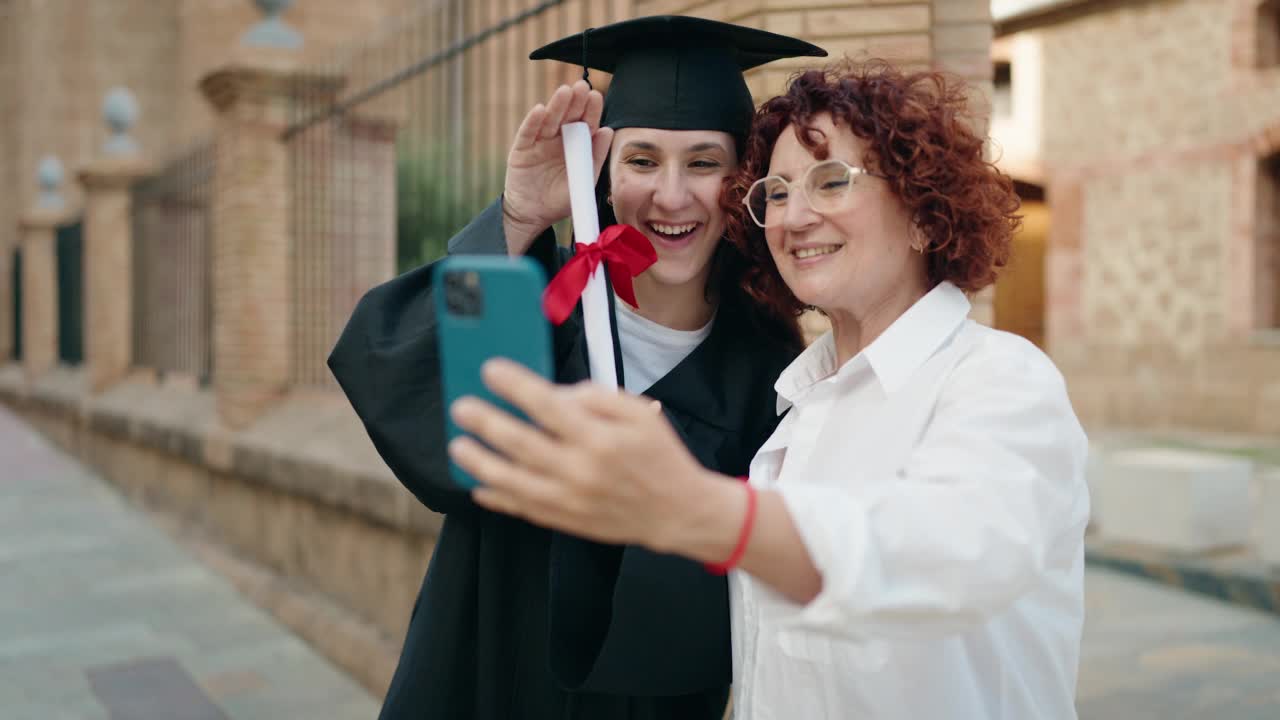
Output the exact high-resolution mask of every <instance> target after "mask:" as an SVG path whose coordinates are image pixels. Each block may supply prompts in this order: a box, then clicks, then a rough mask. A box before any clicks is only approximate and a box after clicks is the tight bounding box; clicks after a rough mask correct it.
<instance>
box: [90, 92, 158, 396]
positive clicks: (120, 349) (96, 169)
mask: <svg viewBox="0 0 1280 720" xmlns="http://www.w3.org/2000/svg"><path fill="white" fill-rule="evenodd" d="M103 113H104V116H105V118H106V121H107V124H108V125H109V126H110V127H111V128H112V130H113V133H112V135H111V137H110V138H109V139H108V140H107V143H106V145H105V146H104V148H103V154H102V156H101V157H99V158H98V159H97V160H95V161H93V162H92V163H90V164H89V165H88V166H87V167H85V168H83V169H81V171H80V173H79V179H80V183H81V184H82V185H83V186H84V191H85V214H84V283H85V294H84V304H85V307H84V318H85V324H84V333H85V365H86V367H87V370H88V377H89V390H90V392H99V391H101V390H103V389H104V388H106V387H107V386H109V385H111V384H112V383H114V382H116V381H117V380H119V379H120V378H122V377H124V375H125V373H126V372H127V371H128V369H129V366H130V364H132V354H133V353H132V351H133V222H132V220H133V218H132V212H131V210H132V208H131V200H132V198H131V195H130V193H129V186H130V185H131V184H132V183H133V181H134V180H136V179H138V178H139V177H141V176H142V175H145V174H146V173H147V172H148V167H147V165H146V163H145V162H144V161H143V160H142V158H141V157H139V155H138V152H137V145H136V144H135V143H134V142H133V140H132V139H130V138H129V136H128V130H129V128H130V127H132V125H133V123H134V120H135V119H136V115H137V109H136V106H135V105H134V101H133V96H132V95H130V94H129V92H128V91H127V90H124V89H122V88H121V89H116V90H112V91H111V92H110V93H109V94H108V95H107V99H106V102H105V104H104V107H103Z"/></svg>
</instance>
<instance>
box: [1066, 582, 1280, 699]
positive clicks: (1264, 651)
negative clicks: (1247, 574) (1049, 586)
mask: <svg viewBox="0 0 1280 720" xmlns="http://www.w3.org/2000/svg"><path fill="white" fill-rule="evenodd" d="M1085 590H1086V603H1087V604H1086V610H1085V613H1086V616H1085V618H1086V619H1085V632H1084V647H1083V651H1082V653H1081V657H1080V681H1079V684H1078V691H1077V693H1076V708H1077V709H1078V711H1079V714H1080V720H1201V719H1202V718H1210V719H1211V720H1276V718H1280V622H1277V621H1276V618H1275V616H1274V615H1271V614H1268V613H1265V612H1260V611H1257V610H1251V609H1246V608H1242V607H1239V606H1237V605H1231V604H1228V603H1224V602H1221V601H1218V600H1213V599H1209V598H1206V597H1203V596H1201V595H1198V594H1193V593H1190V592H1186V591H1182V590H1176V589H1172V588H1169V587H1168V586H1165V585H1162V584H1159V583H1157V582H1153V581H1150V580H1142V579H1138V578H1134V577H1131V576H1127V575H1120V574H1116V573H1112V572H1110V571H1108V570H1097V569H1091V570H1089V572H1088V575H1087V577H1086V578H1085Z"/></svg>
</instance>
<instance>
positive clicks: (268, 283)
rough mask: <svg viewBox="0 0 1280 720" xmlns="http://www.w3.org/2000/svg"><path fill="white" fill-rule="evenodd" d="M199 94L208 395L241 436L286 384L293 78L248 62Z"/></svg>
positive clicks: (210, 80)
mask: <svg viewBox="0 0 1280 720" xmlns="http://www.w3.org/2000/svg"><path fill="white" fill-rule="evenodd" d="M200 87H201V89H202V90H203V91H204V94H205V97H206V98H207V99H208V100H209V102H210V103H212V105H213V107H214V110H215V112H216V113H217V119H216V121H215V131H214V132H215V141H214V142H215V146H216V152H215V157H216V160H215V161H214V174H213V208H212V211H213V380H214V389H215V392H216V396H217V406H218V415H219V417H220V418H221V419H222V421H223V422H224V423H225V424H226V425H227V426H229V427H231V428H241V427H244V426H246V425H248V424H249V423H251V422H253V420H254V419H255V418H257V416H258V415H259V414H260V413H261V411H262V410H263V409H264V408H265V407H266V406H267V405H268V404H269V403H271V402H272V401H273V400H275V399H276V398H277V397H278V396H280V395H281V394H282V393H283V392H284V390H285V389H286V386H287V384H288V381H289V349H290V348H289V335H290V333H289V329H290V325H289V316H290V306H289V305H290V292H289V290H290V282H289V244H290V243H289V207H290V205H289V158H288V154H287V152H286V146H285V144H284V143H283V142H282V140H281V134H282V133H283V131H284V130H285V128H286V125H287V122H288V117H289V113H288V108H287V106H288V99H289V87H290V85H289V72H288V71H287V70H283V69H279V68H272V67H269V66H257V67H255V66H251V65H248V64H244V65H239V66H233V67H228V68H224V69H222V70H218V71H215V72H214V73H212V74H211V75H209V76H208V77H206V78H205V79H204V80H203V81H202V82H201V86H200Z"/></svg>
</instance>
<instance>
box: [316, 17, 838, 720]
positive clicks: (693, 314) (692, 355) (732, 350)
mask: <svg viewBox="0 0 1280 720" xmlns="http://www.w3.org/2000/svg"><path fill="white" fill-rule="evenodd" d="M805 54H808V55H819V54H825V53H823V52H822V51H821V50H819V49H818V48H816V47H814V46H812V45H809V44H808V43H803V42H800V41H797V40H793V39H791V38H785V37H782V36H778V35H773V34H771V33H765V32H761V31H758V30H751V29H748V28H740V27H735V26H732V25H726V24H724V23H716V22H711V21H706V20H697V19H693V18H682V17H655V18H642V19H638V20H632V21H627V22H623V23H618V24H616V25H612V26H608V27H604V28H599V29H594V30H590V31H588V32H586V33H583V34H581V35H575V36H572V37H570V38H565V39H564V40H561V41H559V42H557V43H553V44H552V45H549V46H547V47H546V48H543V49H541V50H539V51H537V52H535V53H534V54H533V56H532V57H533V58H535V59H537V58H552V59H559V60H564V61H568V62H578V61H582V62H583V63H584V64H585V65H588V66H590V67H592V68H596V69H600V70H604V71H607V72H610V73H612V74H613V78H612V81H611V84H610V87H609V92H608V97H607V98H602V97H601V96H600V94H599V93H597V92H594V91H591V90H589V89H588V86H587V84H586V83H585V82H579V83H577V84H575V85H574V86H573V87H562V88H560V89H558V90H557V91H556V92H555V93H554V94H553V95H552V97H551V99H550V100H549V101H548V102H547V104H546V105H545V106H544V105H538V106H536V107H534V108H533V109H532V110H531V111H530V112H529V114H528V115H527V116H526V117H525V119H524V122H523V123H522V125H521V127H520V130H519V131H518V132H517V135H516V139H515V142H514V144H513V147H512V149H511V152H510V155H509V158H508V166H507V176H506V187H505V192H504V194H503V197H502V198H501V199H500V200H499V201H498V202H496V203H494V205H492V206H491V207H490V208H489V209H488V210H486V211H485V212H483V213H482V214H481V215H480V216H479V217H477V218H476V219H475V220H474V221H473V222H472V223H471V224H470V225H469V226H468V227H467V228H466V229H464V230H463V231H462V232H461V233H460V234H459V235H458V236H457V237H455V238H453V239H452V240H451V241H450V244H449V246H450V251H451V252H455V253H456V252H473V253H474V252H507V253H510V254H516V255H519V254H528V255H530V256H532V257H534V258H535V259H537V260H539V261H540V262H541V263H542V264H543V266H544V267H545V269H546V270H547V272H548V274H549V275H550V274H554V272H555V271H556V270H557V269H558V268H559V267H560V265H561V264H562V263H563V262H564V261H565V259H566V257H567V255H566V251H564V250H561V249H559V248H558V247H557V245H556V238H555V236H554V233H553V232H552V231H551V230H550V229H549V228H550V227H551V225H552V224H553V223H555V222H556V221H558V220H560V219H562V218H564V217H565V216H567V215H568V214H569V198H568V192H567V188H566V183H565V179H564V160H563V149H562V143H561V138H560V136H559V132H560V126H561V125H562V124H564V123H567V122H572V121H577V120H583V121H586V122H587V123H588V124H589V125H590V126H591V127H592V130H593V133H594V138H595V143H594V144H595V156H596V162H597V167H598V168H600V167H603V168H604V170H605V172H604V177H602V179H601V181H600V185H599V188H598V194H599V195H600V198H599V199H600V203H599V206H600V211H601V223H600V224H601V227H602V228H604V227H606V226H608V225H610V224H613V223H615V222H622V223H627V224H630V225H632V226H633V227H635V228H637V229H638V230H639V231H640V232H641V233H642V234H643V235H644V236H645V237H646V238H647V239H648V240H649V241H650V242H651V243H652V244H653V246H654V249H655V250H656V252H657V256H658V261H657V263H656V264H654V265H653V266H652V267H651V268H649V269H648V270H647V271H645V272H644V274H642V275H640V276H639V277H637V278H636V279H635V294H636V299H637V303H638V307H627V306H626V305H625V304H624V303H622V302H621V301H620V300H615V301H614V305H615V308H616V316H617V317H616V329H617V342H618V347H617V348H616V354H617V355H618V356H619V357H620V358H621V363H620V366H621V368H622V372H623V380H624V382H625V386H626V387H627V388H628V389H629V390H631V391H633V392H636V393H644V394H645V395H647V396H648V397H649V398H651V401H650V402H652V400H658V401H659V402H660V404H661V408H662V412H663V413H664V416H665V417H666V418H668V420H669V421H670V423H671V426H672V427H673V428H675V429H676V430H675V432H676V434H677V436H678V437H679V438H680V442H681V443H682V445H683V446H684V447H685V448H686V450H685V452H687V453H689V454H690V456H691V457H694V458H697V462H699V463H701V464H702V465H704V466H705V467H707V468H709V469H713V470H716V471H719V472H724V473H729V474H743V473H745V472H746V470H747V464H748V463H749V461H750V459H751V456H752V455H753V454H754V453H755V451H756V448H758V447H759V445H760V443H762V442H763V441H764V439H765V438H766V437H768V435H769V433H770V432H772V430H773V428H774V426H775V425H776V423H777V418H776V415H775V413H774V398H773V393H772V391H771V390H770V384H771V383H772V381H773V378H774V377H775V376H776V375H777V373H778V372H779V371H780V370H781V369H782V368H783V367H785V366H786V364H787V363H789V362H790V361H791V359H792V358H794V357H795V354H796V353H797V352H798V350H799V336H798V332H797V330H796V326H795V322H794V318H793V317H792V316H790V315H788V314H785V313H783V314H779V313H776V312H772V311H771V309H770V307H769V306H768V305H762V304H760V303H758V302H756V301H753V300H752V299H751V298H750V297H749V296H748V295H746V294H745V292H744V291H743V290H742V280H743V277H744V273H745V270H746V260H745V258H744V257H743V256H742V254H741V252H740V250H738V249H737V247H736V246H734V245H731V244H730V243H728V242H726V241H725V239H724V234H725V230H726V217H727V216H726V206H725V205H724V204H722V195H723V191H724V189H725V185H726V183H727V182H728V181H729V180H730V179H731V178H732V176H733V173H734V172H735V170H736V169H737V165H738V158H739V155H740V153H741V151H742V148H743V144H744V142H745V139H746V134H747V131H748V128H749V125H750V120H751V114H752V111H753V105H752V101H751V96H750V93H749V92H748V91H747V87H746V83H745V81H744V80H743V77H742V71H743V70H745V69H747V68H750V67H752V66H754V65H758V64H761V63H764V62H768V61H769V60H772V59H775V58H780V57H787V56H792V55H805ZM606 155H607V161H606ZM431 292H432V283H431V269H430V268H422V269H419V270H416V271H413V272H410V273H408V274H406V275H405V276H403V277H400V278H397V279H396V280H394V281H392V282H390V283H388V284H386V285H384V286H381V287H379V288H375V289H374V290H372V291H370V293H369V294H368V295H367V296H366V297H365V298H364V299H363V300H362V302H361V303H360V306H359V307H358V308H357V309H356V312H355V314H354V315H353V317H352V319H351V321H350V322H349V324H348V327H347V329H346V331H345V332H344V333H343V337H342V339H341V340H340V341H339V343H338V345H337V347H336V348H335V350H334V352H333V355H332V357H331V358H330V367H331V368H332V370H333V372H334V374H335V376H337V378H338V380H339V382H340V383H341V384H342V387H343V389H344V390H345V391H346V393H347V395H348V397H349V398H350V400H351V402H352V405H353V406H354V407H355V409H356V411H357V412H358V413H359V414H360V416H361V418H362V420H364V422H365V425H366V427H367V428H368V430H369V434H370V437H371V438H372V439H373V441H374V444H375V445H376V446H377V447H378V450H379V452H380V453H381V454H382V456H383V458H384V459H385V460H386V461H387V464H388V465H389V466H390V467H391V469H392V470H393V471H394V472H395V474H396V476H397V477H398V478H399V479H400V480H401V481H402V482H403V483H404V484H405V486H406V487H408V488H409V489H410V490H411V491H413V492H414V494H415V495H416V496H417V497H418V498H419V499H421V500H422V501H423V502H424V503H425V504H426V505H428V506H429V507H431V508H432V509H435V510H437V511H439V512H443V513H446V517H445V522H444V528H443V531H442V533H441V535H440V538H439V540H438V542H437V545H436V549H435V554H434V556H433V558H432V561H431V567H430V569H429V571H428V574H427V578H426V580H425V581H424V584H423V588H422V590H421V593H420V595H419V599H418V603H417V607H416V608H415V612H414V615H413V618H412V620H411V622H410V626H409V630H408V636H407V637H406V640H405V646H404V650H403V653H402V655H401V659H400V664H399V667H398V668H397V670H396V674H395V677H394V679H393V681H392V685H391V689H390V691H389V693H388V695H387V699H386V702H385V704H384V707H383V711H382V718H384V719H391V718H421V717H441V718H482V719H487V718H557V719H558V718H584V719H585V718H591V719H592V720H596V719H604V720H609V719H611V718H655V719H657V718H664V719H666V718H676V719H679V718H690V719H706V720H718V719H719V718H720V717H721V715H722V713H723V710H724V704H725V699H726V696H727V687H728V683H729V677H730V640H729V626H728V590H727V585H726V581H725V578H723V577H720V576H713V575H709V574H707V573H706V572H705V571H704V570H703V568H702V567H701V565H700V564H698V563H696V562H693V561H690V560H688V559H686V558H681V557H676V556H672V555H666V554H661V553H655V552H653V551H652V550H650V549H648V548H644V547H640V546H623V545H601V544H596V543H592V542H588V541H584V540H579V539H577V538H575V537H573V536H567V535H559V534H556V533H553V532H551V531H549V530H546V529H544V528H543V527H540V526H538V525H537V524H531V523H527V522H525V521H522V520H520V519H516V518H512V517H510V516H508V515H504V514H500V513H493V512H490V511H488V510H487V509H484V508H481V507H477V506H476V505H474V504H473V503H472V502H471V499H470V497H469V495H468V493H466V492H464V491H462V490H459V489H458V488H456V487H454V486H453V485H452V484H451V482H450V480H449V479H448V474H447V466H446V459H445V456H444V448H443V430H442V425H443V419H444V415H443V413H444V409H443V408H442V407H441V406H440V404H441V400H440V388H439V379H438V372H439V363H438V360H439V358H438V355H437V350H436V346H435V338H434V317H433V315H432V312H431V297H430V293H431ZM554 345H555V352H556V355H557V357H556V361H557V362H556V364H557V376H558V380H560V381H561V382H575V381H579V380H582V379H584V378H586V377H587V363H586V353H585V344H584V341H583V330H582V320H581V312H580V311H579V312H577V313H576V314H575V315H574V316H571V317H570V318H569V320H568V321H567V322H565V323H564V324H563V325H561V326H559V327H558V328H557V329H556V331H555V334H554ZM655 416H656V413H655Z"/></svg>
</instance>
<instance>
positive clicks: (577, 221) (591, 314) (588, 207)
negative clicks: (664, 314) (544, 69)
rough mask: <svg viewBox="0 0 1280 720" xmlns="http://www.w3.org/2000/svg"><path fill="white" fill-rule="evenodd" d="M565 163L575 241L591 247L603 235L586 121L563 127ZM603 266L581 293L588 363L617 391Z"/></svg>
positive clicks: (599, 378)
mask: <svg viewBox="0 0 1280 720" xmlns="http://www.w3.org/2000/svg"><path fill="white" fill-rule="evenodd" d="M560 134H561V135H562V136H563V137H564V163H565V168H566V170H567V172H568V178H569V203H570V206H571V207H572V209H573V234H574V238H575V241H576V242H580V243H583V244H590V243H594V242H595V241H596V238H598V237H599V235H600V218H599V216H598V215H597V214H596V194H595V185H596V178H595V168H594V167H593V163H592V161H591V129H590V128H589V127H588V126H587V124H586V123H584V122H575V123H569V124H567V125H563V126H561V128H560ZM604 276H605V268H604V265H603V264H601V265H600V266H599V267H597V268H596V270H595V272H593V273H592V274H591V280H590V281H588V282H587V289H586V290H585V291H584V292H583V293H582V315H583V322H584V323H585V325H586V334H587V361H588V365H589V367H590V369H591V381H592V382H594V383H596V384H599V385H604V386H606V387H609V388H614V389H616V388H617V387H618V370H617V365H615V364H614V362H613V317H612V315H610V313H609V297H608V295H606V293H607V292H608V286H607V284H606V283H605V281H604Z"/></svg>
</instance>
